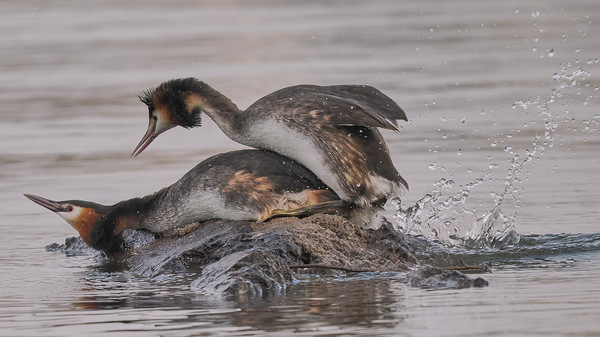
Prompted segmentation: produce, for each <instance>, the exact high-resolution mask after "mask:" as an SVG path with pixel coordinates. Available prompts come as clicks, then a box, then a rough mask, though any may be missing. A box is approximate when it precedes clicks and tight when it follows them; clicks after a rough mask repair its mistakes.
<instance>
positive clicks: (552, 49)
mask: <svg viewBox="0 0 600 337" xmlns="http://www.w3.org/2000/svg"><path fill="white" fill-rule="evenodd" d="M546 51H547V52H548V57H554V55H555V54H556V53H555V52H554V48H548V49H546Z"/></svg>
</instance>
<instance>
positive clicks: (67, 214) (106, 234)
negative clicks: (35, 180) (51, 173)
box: [24, 194, 120, 251]
mask: <svg viewBox="0 0 600 337" xmlns="http://www.w3.org/2000/svg"><path fill="white" fill-rule="evenodd" d="M24 195H25V196H26V197H27V198H29V200H31V201H33V202H35V203H36V204H38V205H40V206H43V207H45V208H47V209H49V210H51V211H52V212H54V213H56V214H58V215H60V216H61V217H62V218H63V219H65V221H67V222H68V223H69V224H70V225H71V226H72V227H73V228H75V230H77V232H78V233H79V236H81V239H82V240H83V242H85V243H86V244H87V245H88V246H90V247H93V248H96V249H100V250H104V251H108V250H109V248H110V247H109V243H110V242H111V240H112V238H113V237H115V236H116V235H118V234H120V233H115V230H114V225H115V224H114V223H113V224H112V227H113V228H112V229H110V230H109V228H107V227H111V226H110V224H107V222H110V221H107V218H106V216H105V214H106V213H107V210H108V206H104V205H100V204H96V203H93V202H89V201H82V200H66V201H53V200H50V199H46V198H43V197H39V196H37V195H32V194H24Z"/></svg>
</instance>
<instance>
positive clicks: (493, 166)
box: [489, 163, 500, 169]
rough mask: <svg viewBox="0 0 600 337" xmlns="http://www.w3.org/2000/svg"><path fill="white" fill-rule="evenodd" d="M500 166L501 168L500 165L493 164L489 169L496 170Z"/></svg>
mask: <svg viewBox="0 0 600 337" xmlns="http://www.w3.org/2000/svg"><path fill="white" fill-rule="evenodd" d="M498 166H500V165H498V163H491V164H490V166H489V168H490V169H495V168H497V167H498Z"/></svg>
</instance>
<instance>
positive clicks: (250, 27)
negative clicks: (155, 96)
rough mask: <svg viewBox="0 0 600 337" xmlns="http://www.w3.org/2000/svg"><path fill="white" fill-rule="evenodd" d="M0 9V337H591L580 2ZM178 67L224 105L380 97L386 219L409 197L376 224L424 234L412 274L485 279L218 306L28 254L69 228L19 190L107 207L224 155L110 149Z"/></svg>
mask: <svg viewBox="0 0 600 337" xmlns="http://www.w3.org/2000/svg"><path fill="white" fill-rule="evenodd" d="M0 13H2V14H0V17H1V18H2V19H1V20H0V32H1V33H0V37H1V38H0V43H1V46H2V48H0V55H1V57H0V67H1V69H2V81H0V105H1V107H2V109H1V110H0V203H1V204H2V205H3V207H2V209H1V211H0V217H1V221H0V226H1V228H2V235H0V261H1V262H0V284H1V285H2V286H1V289H0V327H1V328H2V329H1V332H0V334H3V335H11V336H18V335H22V336H31V335H36V336H59V335H60V336H64V335H80V334H82V333H87V334H105V333H108V332H110V333H115V332H118V333H119V334H120V335H128V336H134V335H143V336H148V335H163V336H168V335H178V336H179V335H222V336H225V335H284V334H289V333H296V334H299V335H365V334H369V335H405V336H416V335H419V336H421V335H425V336H446V335H460V336H485V335H501V336H514V335H543V336H552V335H555V336H563V335H585V334H588V335H595V334H598V333H600V324H599V323H598V322H597V317H598V316H599V315H600V304H598V303H600V295H599V293H598V291H597V289H598V287H600V283H599V281H598V280H600V238H599V235H598V233H600V228H599V225H600V211H599V210H598V207H597V205H598V203H599V202H600V194H599V193H598V188H597V187H598V186H599V184H600V175H599V174H598V167H599V164H600V156H599V154H600V153H599V152H600V151H599V150H598V149H599V145H600V133H599V130H598V127H599V124H600V114H599V111H598V106H599V102H598V93H599V92H600V91H599V89H598V88H599V85H600V82H599V75H598V74H599V73H600V66H599V62H598V58H599V57H600V35H598V34H597V32H598V31H600V24H599V22H600V4H598V3H597V2H596V1H593V0H585V1H579V2H577V3H571V2H569V3H566V2H563V1H557V0H548V1H541V0H536V1H526V2H523V1H503V2H494V3H491V2H485V3H484V2H481V3H478V2H472V1H464V0H459V1H452V2H443V1H428V2H420V1H413V2H397V1H377V2H355V1H333V2H328V3H327V4H322V3H321V2H316V1H314V2H313V1H303V2H294V1H289V2H278V3H275V2H270V1H259V2H254V3H253V4H252V6H249V5H247V4H245V2H243V1H226V2H209V1H204V2H195V3H189V2H187V1H175V2H170V3H169V5H168V6H165V5H164V4H163V3H162V2H154V3H152V2H137V1H133V2H127V3H123V2H120V1H103V2H94V3H80V2H76V1H53V2H40V1H5V2H2V3H1V4H0ZM187 76H196V77H198V78H201V79H202V80H204V81H206V82H207V83H209V84H211V85H212V86H214V87H215V88H216V89H218V90H220V91H221V92H223V93H225V94H226V95H227V96H229V97H230V98H231V99H232V100H233V101H234V102H236V103H237V104H238V106H240V107H241V108H245V107H247V106H248V105H250V104H251V103H252V102H253V101H254V100H256V99H258V98H259V97H261V96H263V95H265V94H267V93H269V92H272V91H274V90H277V89H279V88H282V87H284V86H288V85H293V84H299V83H315V84H339V83H354V84H358V83H363V84H369V85H373V86H376V87H378V88H380V89H381V90H382V91H384V92H385V93H386V94H388V95H389V96H390V97H392V98H393V99H394V100H396V101H397V102H398V103H399V104H400V106H402V107H403V108H404V109H405V110H406V112H407V114H408V116H409V119H410V121H409V122H408V123H401V124H402V126H403V128H402V130H401V131H400V132H399V133H393V132H385V133H384V135H385V137H386V139H387V141H388V145H389V147H390V150H391V153H392V157H393V159H394V162H395V163H396V166H397V168H398V169H399V171H400V172H401V173H402V174H403V176H404V177H405V178H406V180H407V181H408V182H409V184H410V187H411V189H410V191H409V192H407V193H406V194H405V195H404V196H403V198H402V204H401V206H400V207H401V208H402V209H404V210H406V209H409V208H410V207H412V206H414V205H415V204H419V205H423V206H425V207H423V208H422V209H421V210H420V211H418V212H417V213H415V214H413V215H415V216H413V217H406V215H405V213H402V212H400V213H398V214H397V212H396V211H395V209H394V205H391V204H390V205H388V210H387V211H386V213H385V216H386V217H388V219H390V220H391V221H393V222H394V223H395V224H396V225H397V226H398V227H399V228H402V229H403V230H404V231H406V232H408V233H410V234H411V235H416V236H418V235H422V236H418V237H417V238H418V239H419V240H422V241H419V242H422V255H421V256H420V258H421V259H422V261H423V262H424V263H432V264H438V265H449V264H457V263H459V260H461V259H463V260H465V261H466V262H468V263H481V264H488V265H490V266H492V269H493V273H491V274H485V275H482V276H483V277H484V278H485V279H486V280H488V281H489V282H490V286H489V287H487V288H481V289H462V290H457V289H438V290H431V289H421V288H415V287H411V286H410V285H409V284H408V283H407V281H406V275H402V274H384V275H380V274H369V273H364V274H351V275H346V276H345V277H341V276H338V277H326V276H319V275H304V274H302V275H299V276H298V282H296V283H295V284H291V285H289V286H288V287H286V288H285V289H283V290H281V292H280V293H274V294H268V295H266V296H264V297H261V298H256V297H248V298H241V299H236V300H227V299H215V298H210V297H207V296H203V295H202V294H197V293H195V292H193V291H192V290H190V288H189V284H190V282H191V281H193V280H194V275H192V274H190V275H188V274H181V275H179V274H178V275H161V276H158V277H156V278H154V279H148V278H143V277H139V276H136V275H133V274H131V273H127V272H115V273H108V272H106V271H103V270H102V269H101V268H99V265H100V261H99V260H98V257H97V256H94V255H91V256H90V255H82V256H67V255H65V254H64V253H61V252H48V251H46V250H45V249H44V247H45V246H46V245H48V244H51V243H55V242H57V243H63V242H64V240H65V238H66V237H69V236H73V235H74V234H75V233H74V231H73V230H72V229H71V228H70V227H69V226H68V225H67V224H66V223H64V222H63V220H62V219H60V218H59V217H57V216H55V215H53V214H50V213H49V212H48V211H47V210H44V209H42V208H40V207H39V206H37V205H34V204H32V203H31V202H30V201H28V200H27V199H25V198H24V197H23V196H22V193H34V194H38V195H42V196H46V197H49V198H52V199H57V200H63V199H73V198H75V199H86V200H93V201H96V202H100V203H107V204H110V203H114V202H117V201H119V200H122V199H126V198H130V197H134V196H140V195H145V194H148V193H152V192H154V191H156V190H158V189H159V188H162V187H164V186H166V185H168V184H170V183H172V182H174V181H175V180H177V179H178V178H179V177H180V176H181V175H183V174H184V173H185V172H186V171H187V170H188V169H190V168H191V167H193V166H194V165H195V164H197V163H198V162H199V161H200V160H202V159H205V158H207V157H208V156H210V155H212V154H215V153H219V152H223V151H228V150H232V149H237V148H240V147H241V146H240V145H238V144H235V143H234V142H232V141H230V140H228V139H227V138H226V137H225V136H224V135H223V134H222V133H221V131H220V130H219V129H218V128H217V127H216V125H215V124H214V123H213V122H212V121H210V119H208V118H205V119H204V126H203V127H202V128H201V129H195V130H192V131H186V130H183V129H175V130H172V131H169V132H168V133H166V134H164V135H162V136H161V137H160V138H159V139H157V140H156V141H155V142H154V143H153V144H152V146H151V147H149V148H148V149H147V150H146V151H145V152H144V153H143V154H142V155H141V156H139V157H138V158H135V159H132V158H130V157H129V155H130V153H131V151H132V150H133V148H134V147H135V145H136V144H137V142H138V141H139V139H140V138H141V136H142V135H143V133H144V132H145V128H146V123H147V121H146V118H147V117H146V110H145V108H144V106H143V105H142V104H141V103H139V102H138V101H137V97H136V96H137V94H138V93H139V92H140V91H142V90H145V89H148V88H149V87H152V86H156V85H158V84H159V83H160V82H162V81H164V80H167V79H171V78H176V77H187ZM465 191H466V192H465ZM406 219H408V220H410V221H408V222H407V221H406ZM507 233H513V234H511V235H508V236H504V234H507ZM563 233H564V234H563ZM503 238H504V239H505V240H502V239H503ZM435 240H438V241H437V243H436V242H434V241H435Z"/></svg>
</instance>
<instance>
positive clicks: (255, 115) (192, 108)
mask: <svg viewBox="0 0 600 337" xmlns="http://www.w3.org/2000/svg"><path fill="white" fill-rule="evenodd" d="M139 98H140V100H141V101H142V102H143V103H144V104H146V105H147V106H148V110H149V119H150V120H149V124H148V131H147V132H146V134H145V135H144V137H143V138H142V140H141V141H140V143H139V144H138V146H137V147H136V148H135V150H134V151H133V154H132V156H137V155H138V154H140V153H141V152H142V151H143V150H144V149H145V148H146V147H147V146H148V145H149V144H150V143H151V142H152V141H153V140H154V139H155V138H156V137H157V136H158V135H159V134H161V133H163V132H164V131H166V130H168V129H170V128H172V127H175V126H177V125H180V126H182V127H184V128H192V127H196V126H200V124H201V123H200V122H201V113H202V112H204V113H206V114H207V115H208V116H209V117H210V118H212V119H213V120H214V121H215V123H216V124H217V125H218V126H219V127H220V128H221V130H223V132H224V133H225V134H226V135H227V136H228V137H229V138H231V139H232V140H234V141H236V142H238V143H241V144H244V145H247V146H250V147H255V148H259V149H266V150H270V151H274V152H277V153H279V154H281V155H284V156H286V157H289V158H292V159H294V160H296V161H298V162H299V163H301V164H302V165H304V166H306V167H307V168H308V169H309V170H311V171H312V172H314V173H315V174H316V176H317V177H319V178H320V179H321V180H322V181H323V182H324V183H325V184H327V186H329V187H331V189H332V190H333V191H334V192H335V193H337V195H338V196H339V197H340V198H341V199H343V200H345V201H348V202H351V203H354V204H357V205H359V206H370V205H372V204H377V205H381V204H382V203H384V202H385V200H387V199H388V198H389V197H390V196H394V195H398V194H399V193H400V192H401V191H402V189H403V188H408V184H407V183H406V181H405V180H404V178H402V176H400V174H399V173H398V171H397V170H396V168H395V167H394V164H393V162H392V160H391V158H390V155H389V151H388V148H387V146H386V144H385V142H384V140H383V137H382V136H381V134H380V133H379V130H377V128H384V129H390V130H396V131H397V130H398V124H397V122H396V120H398V119H402V120H407V118H406V114H405V113H404V111H403V110H402V109H401V108H400V107H399V106H398V105H397V104H396V103H395V102H394V101H393V100H392V99H391V98H389V97H388V96H386V95H385V94H383V93H382V92H381V91H379V90H377V89H375V88H373V87H370V86H365V85H334V86H317V85H297V86H293V87H288V88H284V89H281V90H278V91H276V92H274V93H271V94H269V95H267V96H265V97H263V98H261V99H259V100H258V101H256V102H255V103H254V104H252V105H251V106H250V107H248V109H246V110H245V111H242V110H240V109H238V107H237V106H236V105H235V104H234V103H232V102H231V100H230V99H229V98H227V97H226V96H224V95H223V94H221V93H220V92H218V91H216V90H215V89H213V88H212V87H210V86H209V85H208V84H206V83H204V82H201V81H199V80H197V79H195V78H184V79H174V80H170V81H167V82H164V83H162V84H160V85H159V86H158V87H157V88H155V89H152V90H148V91H145V92H143V93H142V94H141V95H140V96H139Z"/></svg>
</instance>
